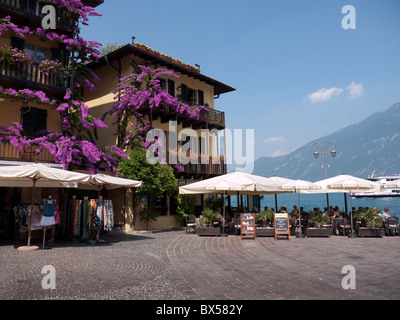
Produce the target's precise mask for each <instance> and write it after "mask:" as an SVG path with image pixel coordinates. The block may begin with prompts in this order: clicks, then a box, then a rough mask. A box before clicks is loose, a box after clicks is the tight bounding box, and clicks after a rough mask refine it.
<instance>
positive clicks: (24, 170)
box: [0, 164, 90, 250]
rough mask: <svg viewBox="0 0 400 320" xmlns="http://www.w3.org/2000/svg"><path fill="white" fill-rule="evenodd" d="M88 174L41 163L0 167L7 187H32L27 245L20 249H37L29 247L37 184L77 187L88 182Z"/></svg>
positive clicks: (0, 175)
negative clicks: (79, 183)
mask: <svg viewBox="0 0 400 320" xmlns="http://www.w3.org/2000/svg"><path fill="white" fill-rule="evenodd" d="M89 181H90V175H88V174H83V173H78V172H72V171H67V170H62V169H57V168H51V167H48V166H45V165H43V164H32V165H22V166H4V167H0V184H1V185H2V186H5V183H7V185H6V186H9V187H32V188H33V191H32V197H31V214H30V218H29V231H28V246H27V247H22V248H19V249H21V250H30V249H31V248H32V249H37V247H31V246H30V241H31V232H32V229H31V226H32V216H33V202H34V193H35V188H36V187H37V186H40V187H48V188H49V187H62V188H65V187H77V186H78V182H82V183H88V182H89Z"/></svg>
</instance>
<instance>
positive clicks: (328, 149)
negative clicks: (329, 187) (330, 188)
mask: <svg viewBox="0 0 400 320" xmlns="http://www.w3.org/2000/svg"><path fill="white" fill-rule="evenodd" d="M317 146H319V152H318V149H317ZM336 146H337V145H336V142H335V141H330V142H329V143H328V144H327V145H326V146H323V145H322V144H321V143H319V142H315V143H314V144H313V149H314V157H315V159H318V158H319V156H320V155H321V164H322V168H323V169H325V179H328V168H329V167H330V164H329V155H330V156H331V157H332V158H335V157H336ZM326 203H327V206H328V208H329V195H328V193H327V194H326Z"/></svg>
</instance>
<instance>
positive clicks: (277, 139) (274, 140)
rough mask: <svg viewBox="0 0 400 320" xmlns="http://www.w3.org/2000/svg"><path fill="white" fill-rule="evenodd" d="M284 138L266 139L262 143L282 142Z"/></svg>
mask: <svg viewBox="0 0 400 320" xmlns="http://www.w3.org/2000/svg"><path fill="white" fill-rule="evenodd" d="M284 141H285V138H284V137H270V138H267V139H264V143H278V142H284Z"/></svg>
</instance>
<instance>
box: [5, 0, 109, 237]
mask: <svg viewBox="0 0 400 320" xmlns="http://www.w3.org/2000/svg"><path fill="white" fill-rule="evenodd" d="M82 2H83V4H85V5H90V6H92V7H97V6H98V5H100V4H102V3H103V2H104V0H83V1H82ZM44 5H46V3H45V2H41V1H38V0H0V19H2V24H3V23H5V24H8V25H11V23H12V24H13V25H16V26H18V27H19V28H24V27H27V28H29V29H30V30H31V31H35V32H34V33H32V34H30V33H25V34H24V35H22V34H19V33H18V32H14V30H13V29H12V28H8V30H7V31H5V32H3V33H2V34H1V35H0V49H1V50H2V51H1V53H2V54H0V58H1V60H0V89H1V91H2V93H3V94H1V95H0V114H1V117H0V126H5V127H6V126H10V124H11V123H13V122H15V123H19V124H21V125H22V127H23V134H24V135H25V136H26V137H28V138H34V137H37V132H38V131H40V130H50V131H52V132H61V131H62V120H61V117H60V112H59V111H57V105H55V104H53V105H52V104H48V103H39V102H36V101H38V99H25V98H24V97H21V96H20V95H16V94H14V93H15V92H19V91H20V90H27V91H29V92H43V93H44V94H45V95H46V97H47V98H48V99H49V101H53V99H54V100H55V99H58V100H62V99H63V97H64V96H65V94H66V90H67V88H68V87H69V86H70V81H69V79H70V78H69V77H68V76H65V74H64V71H61V70H60V71H57V72H55V73H46V72H45V71H44V69H43V68H41V67H40V64H41V63H42V62H43V61H49V62H53V61H56V60H57V61H58V62H59V63H60V65H61V66H63V67H66V66H68V65H69V51H68V49H67V46H66V45H65V44H64V45H63V44H60V42H59V41H56V40H53V41H51V40H48V39H47V38H45V37H43V36H40V35H39V34H38V33H37V32H36V30H37V28H40V27H42V20H43V16H44V15H43V14H42V12H41V11H42V7H43V6H44ZM7 17H9V18H7ZM7 19H9V20H7ZM7 21H9V22H7ZM75 25H76V20H75V18H74V17H73V16H72V15H71V13H69V11H68V10H67V9H66V8H64V9H63V8H57V9H56V29H54V30H51V32H52V33H56V34H63V35H66V36H67V37H69V38H72V37H73V30H74V28H75ZM11 50H14V51H13V52H14V53H21V54H23V55H25V57H26V56H28V57H29V62H30V63H24V62H21V61H20V60H19V62H18V63H16V62H15V61H14V60H13V59H12V58H10V57H8V58H6V57H5V53H10V52H12V51H11ZM26 61H28V60H26ZM6 89H8V90H10V91H13V92H14V93H12V94H8V91H6V92H5V93H6V94H4V92H3V91H4V90H6ZM2 134H4V133H3V132H2ZM27 162H30V163H32V162H39V163H48V164H49V165H51V166H54V167H60V168H62V166H61V165H58V164H55V163H54V158H53V157H52V156H51V154H50V153H49V152H48V151H47V150H43V151H42V152H40V153H39V154H38V153H36V152H35V150H34V148H32V147H29V148H24V149H22V150H18V149H17V148H16V147H15V146H13V145H11V144H9V143H5V142H3V143H1V144H0V166H7V165H18V164H24V163H27ZM10 189H11V188H0V218H1V219H0V221H2V222H4V221H5V220H4V219H3V218H4V215H3V216H2V214H3V212H2V211H3V210H6V209H7V208H9V206H10V204H11V203H14V202H15V201H20V202H26V201H29V199H30V198H31V197H30V194H31V193H32V191H31V189H30V188H21V189H15V190H14V189H12V190H10ZM53 192H57V193H58V191H53ZM42 196H43V195H41V194H38V195H37V198H38V199H43V198H42ZM2 231H4V225H1V224H0V239H1V238H2V236H4V234H1V233H2Z"/></svg>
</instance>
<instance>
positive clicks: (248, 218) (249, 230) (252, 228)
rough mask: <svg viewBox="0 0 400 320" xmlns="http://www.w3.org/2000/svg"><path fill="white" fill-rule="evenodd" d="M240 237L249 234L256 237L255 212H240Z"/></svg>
mask: <svg viewBox="0 0 400 320" xmlns="http://www.w3.org/2000/svg"><path fill="white" fill-rule="evenodd" d="M241 230H242V232H241V239H242V240H243V236H246V235H251V236H253V237H254V239H256V216H255V213H242V214H241Z"/></svg>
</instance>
